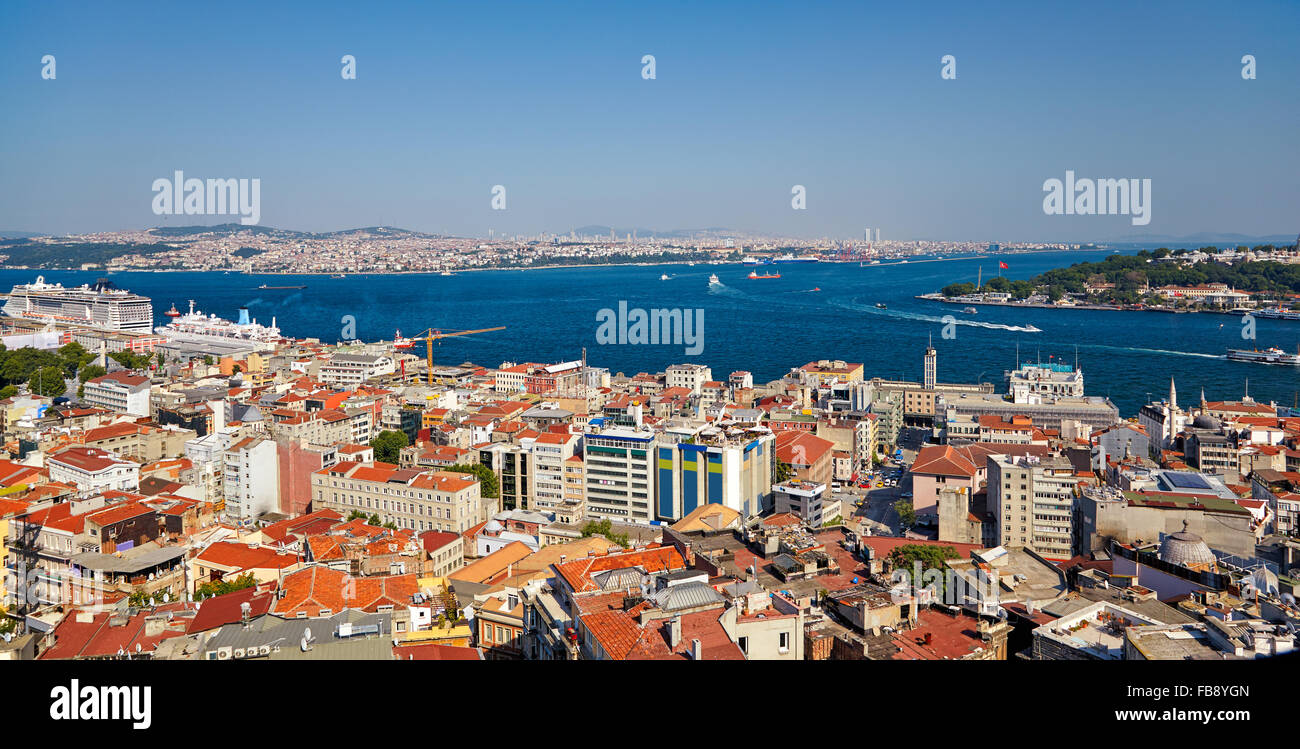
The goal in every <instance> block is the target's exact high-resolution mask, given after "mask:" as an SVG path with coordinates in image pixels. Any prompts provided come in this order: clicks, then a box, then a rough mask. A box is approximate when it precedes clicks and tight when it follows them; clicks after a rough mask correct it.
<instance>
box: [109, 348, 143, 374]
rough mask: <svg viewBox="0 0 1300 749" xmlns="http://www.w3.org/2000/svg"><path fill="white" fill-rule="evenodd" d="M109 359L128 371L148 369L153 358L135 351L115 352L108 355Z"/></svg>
mask: <svg viewBox="0 0 1300 749" xmlns="http://www.w3.org/2000/svg"><path fill="white" fill-rule="evenodd" d="M108 358H110V359H112V360H113V361H115V362H117V363H118V364H121V365H122V366H123V367H126V368H127V369H148V368H149V362H150V361H151V357H150V356H149V355H148V354H137V353H135V352H134V351H127V350H126V349H123V350H121V351H114V352H113V353H111V354H109V355H108Z"/></svg>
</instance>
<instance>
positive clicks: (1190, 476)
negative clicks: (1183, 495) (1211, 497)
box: [1165, 473, 1210, 489]
mask: <svg viewBox="0 0 1300 749" xmlns="http://www.w3.org/2000/svg"><path fill="white" fill-rule="evenodd" d="M1165 478H1166V479H1167V480H1168V481H1169V483H1170V484H1171V485H1173V486H1176V487H1178V488H1179V489H1209V488H1210V484H1209V482H1208V481H1206V480H1205V479H1204V478H1202V477H1201V476H1200V474H1196V473H1166V474H1165Z"/></svg>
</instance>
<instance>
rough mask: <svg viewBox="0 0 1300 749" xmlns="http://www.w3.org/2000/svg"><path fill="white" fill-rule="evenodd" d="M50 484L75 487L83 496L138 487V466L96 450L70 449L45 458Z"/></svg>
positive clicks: (90, 448)
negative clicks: (60, 483) (52, 482)
mask: <svg viewBox="0 0 1300 749" xmlns="http://www.w3.org/2000/svg"><path fill="white" fill-rule="evenodd" d="M45 462H46V466H47V467H48V468H49V470H50V481H59V482H62V483H65V484H75V485H76V487H77V490H78V491H79V492H80V493H81V494H82V495H83V496H85V495H89V494H95V493H98V492H103V491H108V490H116V491H124V492H133V491H135V490H136V489H138V488H139V487H140V464H139V463H135V462H132V461H130V460H123V459H122V458H119V457H117V456H116V455H114V454H113V453H111V452H109V451H107V450H100V449H99V448H95V447H69V448H68V449H66V450H63V451H62V452H58V453H55V454H53V455H50V456H49V457H48V458H47V459H46V461H45Z"/></svg>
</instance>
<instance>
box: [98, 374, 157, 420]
mask: <svg viewBox="0 0 1300 749" xmlns="http://www.w3.org/2000/svg"><path fill="white" fill-rule="evenodd" d="M149 387H150V380H149V378H148V377H144V376H142V375H137V374H132V373H130V372H113V373H111V374H106V375H104V376H103V377H95V378H93V379H90V380H86V382H85V391H84V393H85V398H84V400H85V401H86V402H87V403H89V404H90V405H92V406H97V407H99V408H107V409H109V410H111V411H117V412H119V413H125V414H131V415H132V416H149Z"/></svg>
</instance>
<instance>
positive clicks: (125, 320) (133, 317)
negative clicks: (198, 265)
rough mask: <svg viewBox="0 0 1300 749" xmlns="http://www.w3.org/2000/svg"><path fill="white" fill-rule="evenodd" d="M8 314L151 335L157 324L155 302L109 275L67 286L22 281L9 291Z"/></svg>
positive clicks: (40, 281)
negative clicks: (124, 286) (114, 282)
mask: <svg viewBox="0 0 1300 749" xmlns="http://www.w3.org/2000/svg"><path fill="white" fill-rule="evenodd" d="M3 311H4V314H6V315H8V316H10V317H22V318H26V319H29V320H41V321H44V322H54V323H64V324H68V325H74V326H78V327H85V328H93V329H95V330H105V331H110V332H114V333H134V334H142V335H148V334H149V331H150V328H151V327H152V326H153V301H152V300H150V299H149V297H146V296H140V295H139V294H133V293H131V292H129V291H126V290H125V289H119V288H117V286H115V285H114V284H113V282H112V281H110V280H108V279H107V278H101V279H99V280H97V281H95V283H94V284H93V285H92V284H82V285H81V286H75V287H74V286H69V287H65V286H64V285H63V284H61V283H45V277H44V276H37V277H36V282H35V283H29V284H18V285H16V286H14V287H13V290H12V291H10V292H9V298H8V300H6V301H5V304H4V310H3Z"/></svg>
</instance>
